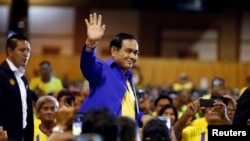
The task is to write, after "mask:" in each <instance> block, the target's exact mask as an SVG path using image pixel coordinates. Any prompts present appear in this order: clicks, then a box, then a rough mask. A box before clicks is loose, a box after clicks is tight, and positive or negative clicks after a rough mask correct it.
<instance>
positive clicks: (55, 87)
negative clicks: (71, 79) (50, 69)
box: [29, 76, 63, 94]
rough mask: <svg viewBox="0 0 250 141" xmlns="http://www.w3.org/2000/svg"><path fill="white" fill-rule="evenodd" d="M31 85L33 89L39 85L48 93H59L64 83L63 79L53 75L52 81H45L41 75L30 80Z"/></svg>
mask: <svg viewBox="0 0 250 141" xmlns="http://www.w3.org/2000/svg"><path fill="white" fill-rule="evenodd" d="M29 87H30V89H31V90H35V89H36V88H37V87H39V88H40V89H41V90H43V91H44V92H45V93H46V94H49V93H51V92H53V93H57V92H59V91H60V90H62V89H63V84H62V80H61V79H59V78H57V77H55V76H52V77H51V79H50V81H49V82H47V83H44V82H43V81H42V79H41V78H40V77H35V78H32V79H31V80H30V83H29Z"/></svg>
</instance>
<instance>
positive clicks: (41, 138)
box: [33, 124, 48, 141]
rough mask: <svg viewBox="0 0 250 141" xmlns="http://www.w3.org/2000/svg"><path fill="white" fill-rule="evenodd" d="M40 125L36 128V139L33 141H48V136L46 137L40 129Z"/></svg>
mask: <svg viewBox="0 0 250 141" xmlns="http://www.w3.org/2000/svg"><path fill="white" fill-rule="evenodd" d="M39 125H40V124H36V125H35V126H34V139H33V141H47V140H48V135H46V134H45V133H44V132H42V131H41V130H40V128H39Z"/></svg>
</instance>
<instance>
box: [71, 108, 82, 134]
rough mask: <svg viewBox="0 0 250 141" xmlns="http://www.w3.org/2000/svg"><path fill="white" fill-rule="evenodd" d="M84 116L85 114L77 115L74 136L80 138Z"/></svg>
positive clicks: (73, 130) (73, 126)
mask: <svg viewBox="0 0 250 141" xmlns="http://www.w3.org/2000/svg"><path fill="white" fill-rule="evenodd" d="M83 117H84V114H83V113H77V114H76V118H75V120H74V122H73V124H72V134H73V135H74V136H79V135H81V133H82V120H83Z"/></svg>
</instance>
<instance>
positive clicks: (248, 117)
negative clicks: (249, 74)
mask: <svg viewBox="0 0 250 141" xmlns="http://www.w3.org/2000/svg"><path fill="white" fill-rule="evenodd" d="M247 124H250V88H249V87H248V88H247V89H246V90H245V91H244V92H243V93H242V95H241V96H240V98H239V99H238V101H237V109H236V111H235V114H234V119H233V125H247Z"/></svg>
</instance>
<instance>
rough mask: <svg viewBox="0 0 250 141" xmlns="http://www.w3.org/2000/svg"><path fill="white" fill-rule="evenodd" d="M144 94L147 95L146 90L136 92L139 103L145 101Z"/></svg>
mask: <svg viewBox="0 0 250 141" xmlns="http://www.w3.org/2000/svg"><path fill="white" fill-rule="evenodd" d="M144 94H145V90H144V89H138V90H137V91H136V96H137V98H138V101H139V103H140V102H143V101H144Z"/></svg>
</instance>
